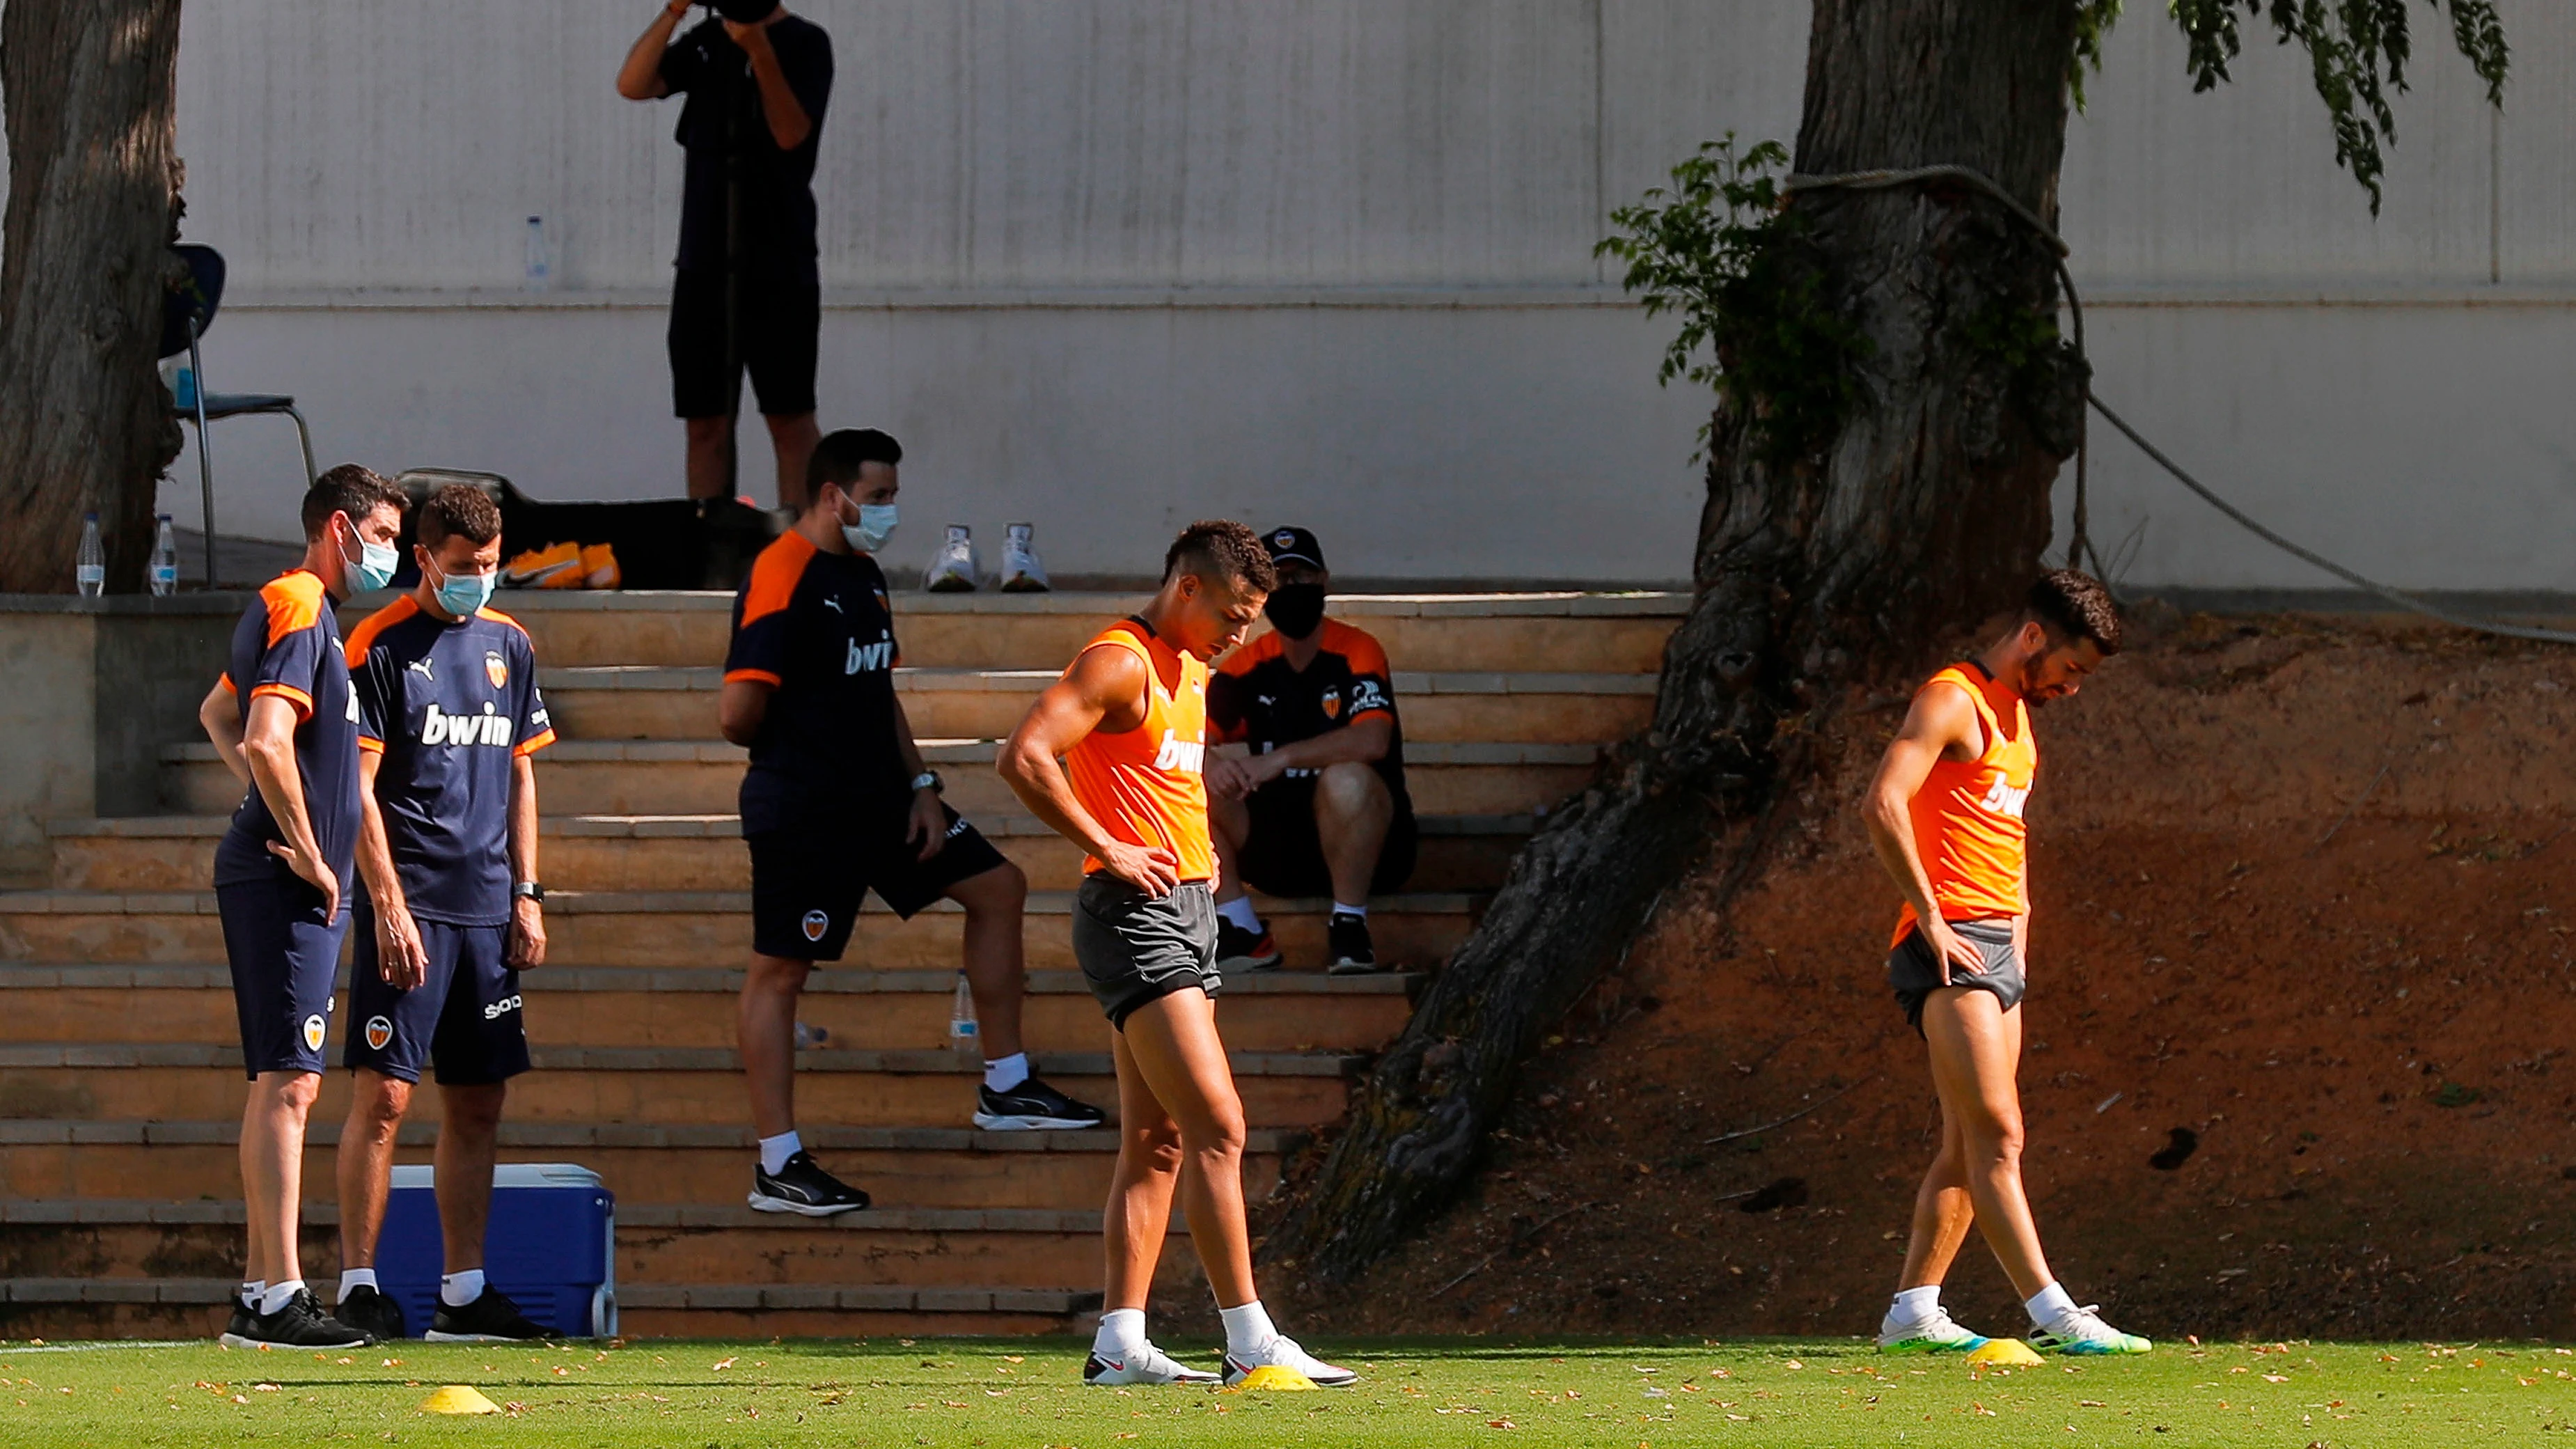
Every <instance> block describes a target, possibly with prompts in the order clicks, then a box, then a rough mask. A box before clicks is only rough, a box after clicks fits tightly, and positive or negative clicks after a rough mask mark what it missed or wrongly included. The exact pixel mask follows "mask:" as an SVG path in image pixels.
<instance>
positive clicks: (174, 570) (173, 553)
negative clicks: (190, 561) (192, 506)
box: [152, 513, 179, 594]
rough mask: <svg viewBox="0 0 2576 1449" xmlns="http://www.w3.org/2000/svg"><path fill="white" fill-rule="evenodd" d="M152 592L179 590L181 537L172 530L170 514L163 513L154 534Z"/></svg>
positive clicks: (166, 592) (162, 592)
mask: <svg viewBox="0 0 2576 1449" xmlns="http://www.w3.org/2000/svg"><path fill="white" fill-rule="evenodd" d="M152 592H154V593H156V594H175V593H177V592H179V538H178V535H177V534H175V533H172V532H171V531H170V515H169V514H166V513H164V514H162V515H161V518H160V523H159V525H158V531H157V532H155V533H154V534H153V535H152Z"/></svg>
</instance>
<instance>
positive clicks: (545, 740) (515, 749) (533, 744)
mask: <svg viewBox="0 0 2576 1449" xmlns="http://www.w3.org/2000/svg"><path fill="white" fill-rule="evenodd" d="M554 742H555V732H554V731H553V730H546V731H544V732H543V733H541V734H539V735H538V736H537V737H536V738H535V739H529V740H521V741H519V742H518V743H517V744H516V745H513V746H512V747H511V749H510V753H511V754H513V755H533V754H535V753H536V752H537V751H539V750H542V749H544V748H545V747H546V746H548V745H551V744H553V743H554Z"/></svg>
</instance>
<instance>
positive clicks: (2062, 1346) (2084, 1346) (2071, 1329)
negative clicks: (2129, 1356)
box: [2030, 1303, 2155, 1355]
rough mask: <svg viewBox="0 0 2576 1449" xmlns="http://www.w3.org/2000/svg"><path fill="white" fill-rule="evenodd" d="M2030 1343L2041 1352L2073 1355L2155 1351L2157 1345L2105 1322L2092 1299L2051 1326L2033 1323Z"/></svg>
mask: <svg viewBox="0 0 2576 1449" xmlns="http://www.w3.org/2000/svg"><path fill="white" fill-rule="evenodd" d="M2030 1346H2031V1347H2032V1348H2035V1349H2037V1350H2039V1351H2040V1352H2041V1353H2063V1354H2070V1355H2098V1354H2113V1353H2152V1352H2154V1350H2155V1345H2154V1344H2153V1343H2151V1342H2149V1341H2148V1340H2146V1339H2143V1338H2140V1337H2138V1336H2137V1335H2136V1334H2134V1333H2122V1332H2121V1331H2120V1330H2118V1329H2116V1328H2113V1327H2112V1326H2111V1325H2109V1324H2107V1323H2104V1322H2103V1321H2102V1314H2101V1311H2100V1307H2099V1305H2097V1304H2092V1303H2087V1304H2085V1305H2084V1306H2083V1307H2081V1308H2078V1309H2076V1310H2075V1311H2074V1312H2073V1313H2070V1314H2068V1315H2066V1316H2065V1317H2064V1318H2061V1319H2059V1320H2058V1321H2057V1322H2056V1323H2054V1324H2051V1325H2049V1326H2048V1327H2045V1328H2042V1327H2039V1326H2037V1325H2033V1326H2032V1328H2031V1330H2030Z"/></svg>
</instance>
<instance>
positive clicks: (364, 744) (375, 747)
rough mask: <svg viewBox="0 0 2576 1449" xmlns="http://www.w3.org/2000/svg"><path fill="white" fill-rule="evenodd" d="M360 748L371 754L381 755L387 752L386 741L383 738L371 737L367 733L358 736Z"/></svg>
mask: <svg viewBox="0 0 2576 1449" xmlns="http://www.w3.org/2000/svg"><path fill="white" fill-rule="evenodd" d="M358 748H359V749H362V750H364V751H366V752H367V753H368V754H371V755H381V754H383V753H384V752H385V742H384V741H383V740H375V739H369V738H367V737H366V736H365V735H360V736H358Z"/></svg>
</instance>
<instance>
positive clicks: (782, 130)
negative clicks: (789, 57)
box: [725, 20, 814, 151]
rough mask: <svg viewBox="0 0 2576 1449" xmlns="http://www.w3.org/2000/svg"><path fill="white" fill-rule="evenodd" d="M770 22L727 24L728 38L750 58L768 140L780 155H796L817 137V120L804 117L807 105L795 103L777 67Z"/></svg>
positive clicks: (794, 92)
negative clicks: (773, 142)
mask: <svg viewBox="0 0 2576 1449" xmlns="http://www.w3.org/2000/svg"><path fill="white" fill-rule="evenodd" d="M769 25H770V22H769V21H766V20H764V21H762V22H760V23H759V24H758V25H736V24H734V23H733V22H731V21H727V22H725V34H727V35H730V36H732V37H733V42H734V44H736V45H739V46H741V47H742V50H743V54H745V55H747V56H749V57H751V78H752V81H753V82H754V83H755V84H756V85H758V86H759V87H760V118H761V119H762V120H764V121H767V122H768V123H769V138H770V139H771V140H773V141H776V142H777V143H778V149H779V150H781V151H793V150H795V149H796V148H797V147H799V146H802V145H804V144H805V138H806V137H808V136H811V135H813V134H814V120H813V118H812V117H810V116H808V115H806V114H805V103H804V102H803V101H800V100H798V99H796V90H795V87H793V86H790V85H789V84H788V83H787V72H786V71H785V70H784V69H783V68H781V67H780V66H779V64H778V52H777V51H776V50H774V49H772V48H771V46H770V44H769Z"/></svg>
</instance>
